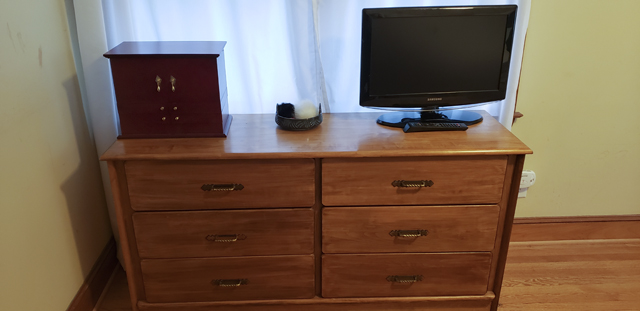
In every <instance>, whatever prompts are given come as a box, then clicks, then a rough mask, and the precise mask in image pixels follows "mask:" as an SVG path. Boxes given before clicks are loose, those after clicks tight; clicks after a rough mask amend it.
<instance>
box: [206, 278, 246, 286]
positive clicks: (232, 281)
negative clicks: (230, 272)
mask: <svg viewBox="0 0 640 311" xmlns="http://www.w3.org/2000/svg"><path fill="white" fill-rule="evenodd" d="M211 283H212V284H213V285H216V286H220V287H238V286H241V285H247V284H248V283H249V280H248V279H222V280H213V281H211Z"/></svg>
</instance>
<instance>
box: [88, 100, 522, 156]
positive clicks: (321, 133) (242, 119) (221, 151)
mask: <svg viewBox="0 0 640 311" xmlns="http://www.w3.org/2000/svg"><path fill="white" fill-rule="evenodd" d="M274 106H275V105H274ZM479 113H481V114H482V115H483V117H484V121H482V123H480V124H477V125H472V126H470V127H469V129H468V130H467V131H460V132H421V133H410V134H405V133H404V132H402V129H399V128H390V127H385V126H382V125H378V124H376V122H375V120H376V118H377V117H378V116H380V114H381V113H377V112H374V113H332V114H329V113H327V114H324V121H323V123H322V124H321V125H320V126H318V127H317V128H315V129H312V130H309V131H300V132H292V131H285V130H282V129H280V128H278V126H277V124H276V123H275V120H274V118H275V107H274V114H262V115H257V114H254V115H233V122H232V124H231V128H230V129H229V133H228V136H227V138H226V139H225V138H189V139H121V140H118V141H116V142H114V144H113V145H112V146H111V147H110V148H109V150H107V151H106V152H105V153H104V154H103V155H102V157H101V158H100V159H101V160H103V161H106V160H133V159H137V160H143V159H144V160H210V159H255V158H260V159H267V158H327V157H397V156H438V155H447V156H448V155H491V154H529V153H531V149H529V148H528V147H527V146H526V145H525V144H523V143H522V142H521V141H520V140H518V139H517V138H516V137H515V136H514V135H513V134H511V132H509V131H508V130H507V129H506V128H504V127H503V126H502V125H501V124H500V123H498V122H497V121H496V120H495V119H494V118H493V117H491V116H490V115H488V114H487V113H486V112H479Z"/></svg>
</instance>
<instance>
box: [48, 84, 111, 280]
mask: <svg viewBox="0 0 640 311" xmlns="http://www.w3.org/2000/svg"><path fill="white" fill-rule="evenodd" d="M63 87H64V88H65V91H66V93H67V98H68V100H69V109H70V110H71V111H70V115H71V120H72V122H73V128H74V135H75V138H76V146H77V148H78V155H79V157H80V162H79V164H78V167H77V169H76V170H75V171H74V172H73V174H71V175H70V176H69V178H67V179H66V180H65V181H64V182H63V183H62V186H61V190H62V192H63V193H64V195H65V197H66V201H67V208H68V210H69V219H70V221H71V225H72V227H73V228H72V229H73V235H74V239H75V243H76V249H77V252H78V258H79V262H80V264H81V267H82V274H83V276H84V277H86V276H87V275H88V274H89V271H91V268H92V267H93V265H94V263H95V261H96V259H97V258H98V257H99V256H100V253H101V252H102V250H103V248H104V247H105V246H106V245H107V243H108V242H109V239H110V238H111V236H112V235H113V234H112V232H111V226H110V223H109V215H108V211H107V204H106V200H105V194H104V188H103V185H102V179H101V175H100V165H99V160H98V156H97V154H96V147H95V144H94V142H93V138H92V137H91V134H90V132H89V128H88V125H87V119H86V115H85V112H84V107H83V106H82V100H81V96H80V86H79V83H78V78H77V76H74V77H73V78H71V79H69V80H67V81H65V82H64V83H63Z"/></svg>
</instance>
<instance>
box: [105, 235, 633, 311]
mask: <svg viewBox="0 0 640 311" xmlns="http://www.w3.org/2000/svg"><path fill="white" fill-rule="evenodd" d="M516 228H517V226H516ZM638 267H640V239H625V240H615V239H607V240H588V241H538V242H512V243H511V249H510V251H509V256H508V260H507V266H506V270H505V275H504V282H503V290H502V298H501V299H500V300H501V303H500V307H499V308H498V311H540V310H558V311H560V310H562V311H603V310H607V311H622V310H627V311H629V310H638V309H639V308H638V306H640V295H637V293H638V292H639V291H640V271H638ZM489 293H491V292H489ZM473 297H476V298H473ZM491 298H492V297H488V296H484V299H485V300H484V301H485V306H487V305H488V303H490V301H491ZM428 299H432V300H431V301H429V300H428ZM444 299H449V300H448V301H447V302H448V303H447V304H446V306H452V304H451V301H452V300H455V301H457V303H456V304H457V307H451V308H447V307H442V308H441V309H438V308H434V309H432V307H433V306H434V304H435V305H436V306H437V305H438V304H440V306H442V305H441V304H442V302H443V300H444ZM469 299H478V298H477V296H471V297H469V296H459V297H431V298H429V297H427V300H426V301H424V300H423V297H419V298H413V297H407V298H361V299H355V298H336V299H303V300H289V301H288V302H289V304H287V305H283V304H282V301H270V302H271V303H276V305H273V304H269V302H266V301H255V302H253V303H254V304H252V302H250V303H249V304H244V305H235V304H233V303H232V302H211V303H191V304H150V303H144V302H141V303H140V304H139V305H140V309H141V310H147V311H186V310H189V311H208V310H216V311H219V310H221V311H278V310H285V311H297V310H305V311H324V310H337V311H352V310H353V311H366V310H374V311H400V310H403V311H404V310H412V311H417V310H420V311H422V310H437V311H440V310H442V311H445V310H446V311H452V310H456V311H462V310H464V311H471V310H474V311H475V310H487V308H488V306H487V307H486V308H485V309H480V308H479V307H477V308H475V309H474V308H471V307H467V308H463V307H462V306H461V303H464V304H470V303H471V302H473V301H475V302H476V304H477V303H479V301H477V300H471V301H469ZM314 301H323V302H324V303H320V302H314ZM373 301H375V303H371V302H373ZM385 301H386V302H385ZM438 301H439V303H438ZM445 301H446V300H445ZM465 301H466V302H465ZM481 301H482V300H480V302H481ZM367 302H368V303H367ZM313 304H316V305H315V306H314V305H313ZM327 304H332V305H331V308H328V306H327ZM333 304H335V306H334V305H333ZM214 308H215V309H214ZM131 310H132V309H131V302H130V301H129V292H128V287H127V280H126V277H125V273H124V271H123V270H122V269H119V270H118V272H117V273H116V275H115V277H114V280H113V282H111V285H110V286H109V288H108V289H107V292H106V293H105V295H104V299H103V300H102V302H101V304H100V305H99V306H97V307H96V311H131Z"/></svg>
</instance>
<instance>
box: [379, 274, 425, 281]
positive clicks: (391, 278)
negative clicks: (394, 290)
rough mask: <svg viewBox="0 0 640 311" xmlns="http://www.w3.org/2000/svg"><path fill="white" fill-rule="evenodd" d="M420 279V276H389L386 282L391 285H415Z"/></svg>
mask: <svg viewBox="0 0 640 311" xmlns="http://www.w3.org/2000/svg"><path fill="white" fill-rule="evenodd" d="M422 279H423V277H422V275H390V276H388V277H387V281H389V282H393V283H416V282H420V281H422Z"/></svg>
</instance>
